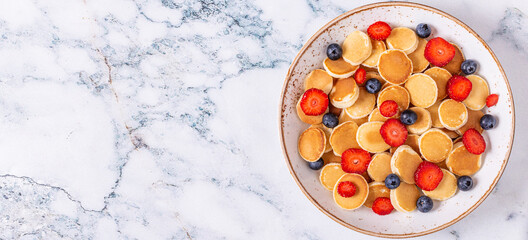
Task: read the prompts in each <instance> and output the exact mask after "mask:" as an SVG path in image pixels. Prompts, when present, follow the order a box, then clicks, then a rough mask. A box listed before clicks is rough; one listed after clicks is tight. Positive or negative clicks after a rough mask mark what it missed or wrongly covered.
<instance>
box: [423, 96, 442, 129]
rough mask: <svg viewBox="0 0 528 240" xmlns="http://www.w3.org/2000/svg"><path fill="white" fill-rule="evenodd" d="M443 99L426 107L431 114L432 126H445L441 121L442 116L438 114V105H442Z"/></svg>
mask: <svg viewBox="0 0 528 240" xmlns="http://www.w3.org/2000/svg"><path fill="white" fill-rule="evenodd" d="M441 103H442V101H437V102H435V104H433V105H432V106H430V107H428V108H426V109H427V111H429V113H430V114H431V121H432V126H433V127H435V128H443V127H444V125H442V122H440V117H439V116H438V107H440V104H441Z"/></svg>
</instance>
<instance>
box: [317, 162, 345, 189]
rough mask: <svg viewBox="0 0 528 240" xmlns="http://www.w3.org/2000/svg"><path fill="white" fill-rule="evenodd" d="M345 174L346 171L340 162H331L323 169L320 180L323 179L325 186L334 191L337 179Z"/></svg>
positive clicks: (322, 182)
mask: <svg viewBox="0 0 528 240" xmlns="http://www.w3.org/2000/svg"><path fill="white" fill-rule="evenodd" d="M345 174H346V172H344V171H343V169H341V164H340V163H329V164H326V165H325V166H324V167H323V168H322V169H321V174H320V175H319V181H321V184H322V185H323V187H325V188H326V189H328V190H330V191H332V190H334V186H335V184H336V182H337V180H339V178H341V177H342V176H343V175H345Z"/></svg>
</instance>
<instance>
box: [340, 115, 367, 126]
mask: <svg viewBox="0 0 528 240" xmlns="http://www.w3.org/2000/svg"><path fill="white" fill-rule="evenodd" d="M348 121H353V122H355V123H356V124H357V125H358V126H361V124H363V123H366V122H367V121H368V117H364V118H359V119H353V118H351V117H350V115H348V113H347V112H346V111H342V112H341V115H339V123H340V124H341V123H344V122H348Z"/></svg>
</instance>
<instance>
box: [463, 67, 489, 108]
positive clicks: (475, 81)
mask: <svg viewBox="0 0 528 240" xmlns="http://www.w3.org/2000/svg"><path fill="white" fill-rule="evenodd" d="M466 78H467V79H469V81H471V86H472V88H471V92H470V93H469V96H468V97H467V98H466V99H465V100H464V101H463V103H464V104H466V107H467V108H468V109H471V110H480V109H482V108H484V106H486V98H487V97H488V95H489V88H488V83H487V82H486V80H484V79H483V78H481V77H479V76H477V75H469V76H466Z"/></svg>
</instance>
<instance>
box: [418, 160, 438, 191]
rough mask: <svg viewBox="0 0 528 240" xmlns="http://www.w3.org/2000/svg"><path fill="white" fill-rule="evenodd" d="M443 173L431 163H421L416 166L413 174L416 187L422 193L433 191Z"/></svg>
mask: <svg viewBox="0 0 528 240" xmlns="http://www.w3.org/2000/svg"><path fill="white" fill-rule="evenodd" d="M443 177H444V173H443V172H442V169H440V167H438V166H437V165H436V164H434V163H432V162H427V161H423V162H422V163H420V165H418V168H417V169H416V172H414V181H415V182H416V186H418V187H419V188H421V189H422V190H424V191H433V190H435V188H436V187H438V184H440V181H442V178H443Z"/></svg>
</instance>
